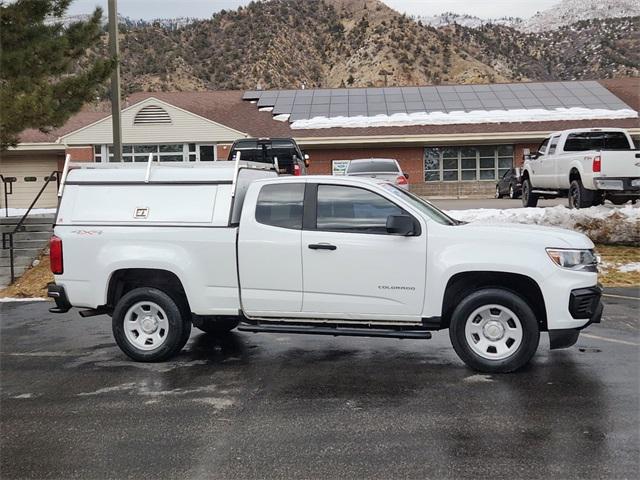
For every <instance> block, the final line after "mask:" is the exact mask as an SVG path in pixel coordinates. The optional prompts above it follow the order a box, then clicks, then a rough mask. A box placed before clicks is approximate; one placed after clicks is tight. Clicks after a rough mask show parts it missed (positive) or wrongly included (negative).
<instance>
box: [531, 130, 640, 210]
mask: <svg viewBox="0 0 640 480" xmlns="http://www.w3.org/2000/svg"><path fill="white" fill-rule="evenodd" d="M540 197H543V198H556V197H568V199H569V207H571V208H586V207H591V206H593V205H599V204H601V203H603V202H604V201H605V200H610V201H611V202H613V203H615V204H623V203H626V202H628V201H629V200H632V201H634V202H635V201H636V200H637V199H638V198H640V151H638V150H635V146H634V144H633V140H632V139H631V136H630V135H629V133H628V132H626V131H625V130H622V129H619V128H581V129H575V130H564V131H561V132H556V133H553V134H551V135H550V136H549V137H548V138H546V139H545V140H544V141H543V142H542V144H541V145H540V148H539V149H538V152H537V153H535V154H534V155H528V156H527V155H525V162H524V167H523V172H522V204H523V205H524V206H525V207H535V206H536V205H537V204H538V198H540Z"/></svg>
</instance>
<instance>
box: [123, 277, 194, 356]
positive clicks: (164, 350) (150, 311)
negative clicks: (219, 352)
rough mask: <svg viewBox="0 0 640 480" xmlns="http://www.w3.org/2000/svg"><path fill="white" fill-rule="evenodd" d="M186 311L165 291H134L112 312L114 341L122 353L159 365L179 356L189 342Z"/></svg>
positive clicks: (137, 289) (144, 289) (142, 288)
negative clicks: (160, 362)
mask: <svg viewBox="0 0 640 480" xmlns="http://www.w3.org/2000/svg"><path fill="white" fill-rule="evenodd" d="M184 312H185V309H184V308H180V305H179V303H178V302H177V301H176V300H174V299H173V298H172V297H170V296H169V295H168V294H166V293H165V292H163V291H162V290H158V289H156V288H148V287H141V288H135V289H133V290H131V291H130V292H128V293H127V294H125V295H124V296H122V298H121V299H120V300H119V301H118V303H117V304H116V307H115V309H114V311H113V318H112V330H113V337H114V338H115V340H116V343H117V344H118V346H119V347H120V349H121V350H122V351H123V352H124V353H125V354H126V355H127V356H129V357H130V358H131V359H133V360H136V361H138V362H158V361H162V360H166V359H168V358H170V357H172V356H173V355H175V354H177V353H178V352H179V351H180V350H182V347H184V345H185V343H186V342H187V340H188V338H189V333H190V332H191V321H190V318H184V317H185V313H184Z"/></svg>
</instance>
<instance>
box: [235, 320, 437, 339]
mask: <svg viewBox="0 0 640 480" xmlns="http://www.w3.org/2000/svg"><path fill="white" fill-rule="evenodd" d="M238 330H239V331H241V332H252V333H302V334H307V335H331V336H334V337H341V336H342V337H381V338H409V339H421V340H429V339H430V338H431V332H427V331H426V330H394V329H382V328H344V327H326V326H318V327H316V326H306V325H304V326H302V325H264V324H262V325H260V324H258V325H252V324H246V323H241V324H240V325H239V326H238Z"/></svg>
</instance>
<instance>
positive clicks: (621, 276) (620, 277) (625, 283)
mask: <svg viewBox="0 0 640 480" xmlns="http://www.w3.org/2000/svg"><path fill="white" fill-rule="evenodd" d="M596 250H597V251H598V253H599V254H600V256H601V257H602V264H601V265H600V274H599V275H598V279H599V280H600V282H601V283H602V284H603V285H604V286H606V287H629V286H640V271H638V270H635V271H627V272H625V271H621V270H620V268H621V267H623V265H629V264H634V263H639V262H640V248H638V247H624V246H616V245H596Z"/></svg>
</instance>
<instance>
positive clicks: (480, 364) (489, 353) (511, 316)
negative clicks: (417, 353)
mask: <svg viewBox="0 0 640 480" xmlns="http://www.w3.org/2000/svg"><path fill="white" fill-rule="evenodd" d="M449 337H450V339H451V344H452V345H453V348H454V350H455V351H456V353H457V354H458V356H459V357H460V358H461V359H462V360H463V361H464V362H465V363H466V364H467V365H468V366H469V367H471V368H473V369H475V370H478V371H480V372H484V373H506V372H513V371H515V370H518V369H519V368H522V367H523V366H524V365H526V364H527V363H529V361H530V360H531V357H533V355H534V354H535V352H536V350H537V349H538V343H539V341H540V329H539V327H538V322H537V320H536V317H535V315H534V313H533V311H532V310H531V307H529V305H528V304H527V302H525V301H524V300H523V299H522V298H521V297H519V296H518V295H516V294H515V293H513V292H511V291H509V290H504V289H501V288H486V289H482V290H478V291H476V292H474V293H472V294H471V295H468V296H467V297H466V298H465V299H464V300H462V302H460V303H459V304H458V306H457V307H456V309H455V310H454V311H453V314H452V316H451V324H450V326H449Z"/></svg>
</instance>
